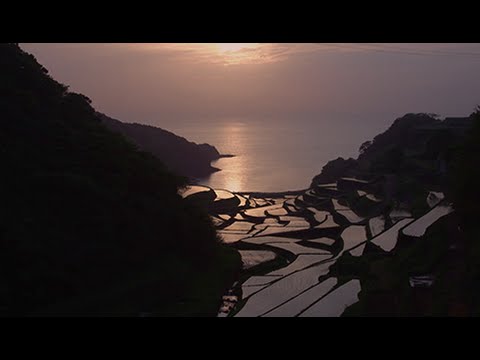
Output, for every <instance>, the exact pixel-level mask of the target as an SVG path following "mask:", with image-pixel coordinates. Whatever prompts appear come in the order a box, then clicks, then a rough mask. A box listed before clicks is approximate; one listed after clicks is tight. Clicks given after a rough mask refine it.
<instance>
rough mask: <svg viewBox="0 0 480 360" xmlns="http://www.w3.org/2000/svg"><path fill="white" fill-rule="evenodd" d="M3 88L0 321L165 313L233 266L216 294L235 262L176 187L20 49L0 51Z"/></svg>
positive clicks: (219, 279)
mask: <svg viewBox="0 0 480 360" xmlns="http://www.w3.org/2000/svg"><path fill="white" fill-rule="evenodd" d="M0 78H1V79H2V81H1V82H0V94H1V95H0V115H1V116H0V118H1V121H0V162H1V164H2V168H3V171H2V176H0V198H1V199H2V203H1V206H0V294H1V296H0V315H28V314H74V315H78V314H122V315H125V314H128V315H134V314H138V313H139V312H141V311H142V312H145V311H146V312H153V313H156V314H170V313H169V312H168V310H167V309H171V308H172V307H173V308H177V306H176V304H178V303H181V302H183V303H184V302H185V299H189V296H190V293H189V291H190V289H192V288H193V287H195V286H198V285H197V284H196V282H197V280H199V279H202V276H204V274H207V273H208V274H210V273H212V269H215V267H216V266H217V265H218V264H219V261H222V259H226V257H228V258H229V261H230V262H229V263H228V264H230V265H228V266H223V268H222V269H223V270H222V271H223V273H222V276H217V277H216V278H215V279H214V282H215V286H217V288H216V290H213V291H212V292H213V293H216V295H218V294H217V293H218V292H220V293H221V292H222V291H223V289H222V288H221V287H222V286H224V285H225V284H222V282H223V281H226V280H225V277H228V276H231V274H232V271H233V270H234V268H235V266H236V262H235V261H238V259H237V258H236V257H235V255H236V254H233V255H232V254H231V253H228V254H227V253H225V249H223V247H221V245H219V244H218V242H217V238H216V233H215V230H214V228H213V227H212V224H211V222H210V219H209V218H208V216H207V215H206V214H205V213H204V212H202V211H201V210H199V209H197V208H195V207H193V206H192V205H190V204H188V203H187V202H185V201H184V200H183V199H182V198H181V197H180V196H179V195H178V194H177V190H178V187H180V186H182V185H184V179H183V178H179V177H177V176H175V175H173V174H172V173H170V172H169V171H168V170H167V169H166V168H165V166H164V165H163V164H162V163H161V162H160V161H159V160H158V159H157V158H155V157H154V156H153V155H151V154H149V153H146V152H142V151H139V150H138V149H136V148H135V146H134V145H132V144H131V143H129V142H128V141H126V140H125V138H124V137H123V136H121V135H118V134H115V133H112V132H111V131H109V130H108V129H106V128H105V127H104V126H103V125H102V124H101V120H100V119H99V117H98V116H97V114H96V112H95V110H94V109H93V108H92V107H91V105H90V100H89V99H88V98H87V97H85V96H83V95H80V94H75V93H71V92H68V91H67V87H66V86H65V85H62V84H60V83H58V82H56V81H55V80H53V79H52V78H51V77H50V76H49V75H48V71H47V70H46V69H45V68H44V67H43V66H41V65H40V64H38V62H37V61H36V59H35V58H34V57H33V56H32V55H30V54H27V53H25V52H24V51H22V50H21V49H20V48H19V47H18V45H16V44H1V45H0ZM232 259H233V260H232ZM235 259H236V260H235ZM237 265H238V264H237ZM228 281H229V280H228ZM228 281H227V283H228ZM212 286H213V285H212ZM208 295H210V293H209V294H208ZM192 301H193V300H192ZM208 306H209V309H210V310H209V311H211V309H212V308H215V306H216V305H215V304H213V305H212V304H211V303H210V304H208ZM190 311H191V309H190ZM180 314H181V311H180ZM194 314H195V313H194ZM200 314H204V312H200Z"/></svg>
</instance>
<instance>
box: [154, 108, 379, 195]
mask: <svg viewBox="0 0 480 360" xmlns="http://www.w3.org/2000/svg"><path fill="white" fill-rule="evenodd" d="M363 125H364V124H362V123H361V122H360V121H352V120H350V121H345V120H343V119H341V120H338V119H332V118H328V119H325V118H324V119H322V118H315V117H312V118H300V119H299V118H290V119H267V118H265V119H262V118H219V119H211V120H202V121H199V120H197V121H176V122H171V123H163V124H159V126H161V127H162V128H164V129H166V130H169V131H171V132H173V133H175V134H177V135H179V136H182V137H185V138H186V139H188V140H189V141H193V142H196V143H208V144H211V145H213V146H215V147H216V148H217V149H218V151H219V152H220V153H221V154H232V155H235V156H234V157H228V158H221V159H219V160H216V161H213V162H212V166H214V167H216V168H219V169H221V171H218V172H215V173H213V174H212V175H210V176H209V177H207V178H204V179H200V180H199V183H200V184H202V185H207V186H210V187H213V188H215V189H226V190H230V191H235V192H281V191H289V190H302V189H306V188H308V187H309V185H310V182H311V180H312V178H313V177H314V176H315V175H316V174H319V173H320V172H321V170H322V167H323V166H324V165H325V164H326V163H327V162H328V161H330V160H332V159H336V158H338V157H344V158H348V157H354V158H356V157H357V156H358V149H359V147H360V145H361V144H362V143H363V142H364V141H367V140H371V138H372V136H374V135H376V134H377V133H378V130H377V129H376V128H375V127H371V126H368V127H366V126H363ZM377 128H378V127H377Z"/></svg>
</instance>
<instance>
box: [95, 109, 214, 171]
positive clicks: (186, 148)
mask: <svg viewBox="0 0 480 360" xmlns="http://www.w3.org/2000/svg"><path fill="white" fill-rule="evenodd" d="M98 115H99V117H100V119H101V120H102V123H103V124H105V126H106V127H108V128H109V129H110V130H112V131H115V132H118V133H121V134H123V135H124V136H125V137H126V138H128V139H129V140H131V141H132V142H133V143H135V144H136V145H137V146H138V147H139V148H140V149H142V150H144V151H148V152H150V153H152V154H153V155H155V156H156V157H158V158H159V159H160V160H161V161H162V162H163V163H164V164H165V165H166V166H167V167H168V168H169V169H170V170H171V171H173V172H174V173H176V174H179V175H183V176H186V177H189V178H202V177H205V176H208V175H210V174H211V173H212V172H215V171H218V169H217V168H214V167H212V166H211V165H210V162H211V161H213V160H217V159H219V158H220V157H221V155H220V153H219V152H218V150H217V149H216V148H215V147H214V146H211V145H209V144H196V143H193V142H190V141H188V140H187V139H185V138H182V137H180V136H177V135H175V134H173V133H171V132H169V131H166V130H163V129H160V128H157V127H154V126H149V125H143V124H130V123H124V122H121V121H119V120H116V119H112V118H110V117H108V116H106V115H104V114H98Z"/></svg>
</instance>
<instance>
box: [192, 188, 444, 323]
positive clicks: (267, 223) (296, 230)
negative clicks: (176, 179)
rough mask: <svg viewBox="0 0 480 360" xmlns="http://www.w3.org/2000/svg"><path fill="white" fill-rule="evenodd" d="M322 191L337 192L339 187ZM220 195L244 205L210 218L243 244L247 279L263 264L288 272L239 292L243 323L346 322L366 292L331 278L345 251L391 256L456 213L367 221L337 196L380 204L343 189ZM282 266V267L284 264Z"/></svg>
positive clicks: (255, 279)
mask: <svg viewBox="0 0 480 360" xmlns="http://www.w3.org/2000/svg"><path fill="white" fill-rule="evenodd" d="M347 181H348V187H351V186H352V184H359V185H365V184H367V183H368V182H366V181H363V180H359V181H356V180H355V179H347ZM342 186H343V185H342ZM318 187H319V188H323V189H330V190H332V189H333V190H336V189H337V184H336V183H331V184H323V185H320V186H318ZM207 190H208V191H211V189H208V188H206V189H203V188H202V187H193V189H191V190H190V193H191V194H194V193H196V192H201V191H207ZM215 192H216V194H217V198H221V199H228V198H231V197H237V198H238V199H239V200H240V202H239V203H238V202H232V206H231V208H230V209H229V208H228V206H227V207H225V209H224V208H223V207H222V213H221V214H216V213H214V214H211V215H213V218H212V221H213V222H214V225H215V226H217V227H218V233H219V235H220V236H221V237H223V239H224V241H225V242H227V243H238V244H241V247H240V249H241V250H239V251H240V254H241V256H242V259H243V263H244V269H248V271H249V272H248V274H252V273H253V274H255V273H256V272H255V269H256V267H257V266H258V265H260V264H262V263H265V262H271V263H270V265H268V266H272V267H273V266H275V264H277V263H278V264H282V267H278V266H280V265H277V268H273V269H271V270H268V271H267V272H266V273H265V272H263V273H260V274H258V275H253V276H250V277H248V278H247V279H246V280H245V279H244V280H242V282H243V283H239V284H238V285H237V287H238V289H239V294H241V298H240V299H239V300H240V301H239V303H238V304H239V305H237V306H236V307H235V308H234V310H232V312H231V313H230V314H229V316H232V315H233V316H239V317H243V316H268V317H270V316H272V317H273V316H301V317H307V316H341V315H342V313H343V312H344V311H345V309H346V308H347V307H348V306H350V305H352V304H354V303H355V302H356V301H358V293H359V291H360V290H361V284H360V281H359V280H358V279H342V280H341V281H342V282H345V281H346V282H345V283H340V285H339V281H340V279H337V278H335V276H334V275H332V274H330V268H331V267H332V265H334V264H335V263H336V261H337V260H338V259H339V258H341V257H342V256H343V255H344V253H345V252H348V253H349V254H350V255H352V256H354V257H358V258H359V257H362V256H364V255H365V252H366V251H370V249H371V248H370V247H369V246H367V244H368V243H369V242H371V243H372V244H374V245H375V246H377V247H379V248H380V249H382V250H383V251H385V252H390V251H392V250H393V249H394V248H395V246H396V244H397V240H398V237H399V233H400V232H402V233H403V234H404V235H406V236H410V237H421V236H423V234H425V232H426V231H427V229H428V227H429V226H431V225H432V224H433V223H434V222H435V221H437V220H438V219H440V218H441V217H443V216H445V215H447V214H448V213H450V212H451V211H453V210H452V208H451V207H449V206H446V205H441V204H437V205H436V206H435V207H433V208H432V209H431V210H430V211H429V212H428V213H427V214H425V215H424V216H421V217H420V218H418V219H414V218H413V217H412V214H411V212H410V210H409V209H403V208H402V209H394V210H392V211H389V212H388V207H386V208H385V211H384V212H383V213H382V214H381V215H378V213H376V214H375V215H374V216H371V217H367V218H364V217H361V216H359V215H358V214H356V213H355V212H354V211H352V210H351V209H350V207H349V206H348V205H347V204H346V203H345V202H343V201H342V200H341V197H339V196H342V197H343V196H344V195H345V198H349V196H365V197H367V198H368V199H370V200H371V201H372V204H373V203H375V204H382V199H380V198H376V197H373V195H371V194H369V193H368V192H366V191H365V190H363V189H362V190H360V189H356V190H355V189H351V190H349V189H345V190H343V192H342V193H341V194H340V193H335V192H332V193H331V194H332V195H331V196H330V197H326V196H325V195H324V194H323V193H322V195H316V192H315V191H306V192H305V193H304V194H300V195H285V196H268V197H259V196H254V195H253V194H242V195H239V194H234V193H230V192H228V191H225V190H220V191H217V190H215ZM339 194H340V195H339ZM303 195H305V196H303ZM442 195H443V194H442ZM327 196H328V195H327ZM433 197H435V199H433ZM441 197H442V196H441V195H440V194H434V195H432V196H431V197H430V200H432V201H433V200H435V201H437V200H438V199H439V198H441ZM442 200H443V197H442ZM431 204H433V202H431ZM372 206H374V205H372ZM375 206H377V207H378V205H375ZM402 206H403V205H402ZM373 212H376V210H375V211H373ZM373 212H372V213H373ZM367 229H368V232H367ZM367 234H368V237H367ZM373 248H374V247H373ZM287 254H288V256H287ZM279 259H283V260H282V261H281V262H279ZM285 264H286V265H285ZM263 271H265V270H263ZM240 290H241V291H240ZM242 299H243V300H242ZM221 316H225V314H224V313H223V314H222V315H221Z"/></svg>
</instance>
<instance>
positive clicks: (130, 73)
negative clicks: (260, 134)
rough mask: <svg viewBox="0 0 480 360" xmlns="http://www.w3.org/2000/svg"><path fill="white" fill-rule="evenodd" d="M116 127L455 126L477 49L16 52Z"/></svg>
mask: <svg viewBox="0 0 480 360" xmlns="http://www.w3.org/2000/svg"><path fill="white" fill-rule="evenodd" d="M20 46H21V47H22V48H23V49H24V50H26V51H27V52H30V53H32V54H33V55H35V57H36V58H37V60H38V61H39V62H40V63H41V64H42V65H44V66H45V67H46V68H47V69H48V70H49V72H50V74H51V75H52V76H53V77H54V78H55V79H56V80H58V81H60V82H62V83H65V84H67V85H69V86H70V89H71V90H72V91H76V92H80V93H83V94H85V95H87V96H88V97H89V98H91V99H92V101H93V105H94V106H95V108H96V109H97V110H99V111H101V112H104V113H106V114H107V115H109V116H111V117H114V118H117V119H119V120H121V121H125V122H139V123H145V124H151V125H156V126H160V127H161V126H162V125H163V124H166V123H168V122H172V121H184V120H188V121H202V119H205V118H216V119H226V120H225V121H228V120H227V119H229V118H245V119H262V121H267V122H271V124H275V122H276V121H280V119H290V120H292V121H294V120H295V118H298V117H303V118H309V119H312V120H311V121H322V119H326V118H336V119H340V120H338V121H342V120H341V119H345V121H347V120H348V121H352V119H355V120H356V121H358V123H359V126H370V127H372V131H373V132H378V130H380V129H385V127H386V125H387V124H388V125H389V124H391V123H392V122H393V120H394V119H395V118H397V117H400V116H402V115H404V114H405V113H409V112H428V113H437V114H439V115H440V116H442V117H443V116H464V115H468V114H470V113H471V112H472V111H473V109H474V108H475V106H476V105H477V104H480V44H453V43H450V44H419V43H416V44H378V43H376V44H363V43H362V44H360V43H355V44H346V43H345V44H303V43H302V44H283V43H282V44H265V43H262V44H169V43H167V44H145V43H140V44H122V43H117V44H59V43H55V44H20Z"/></svg>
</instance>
